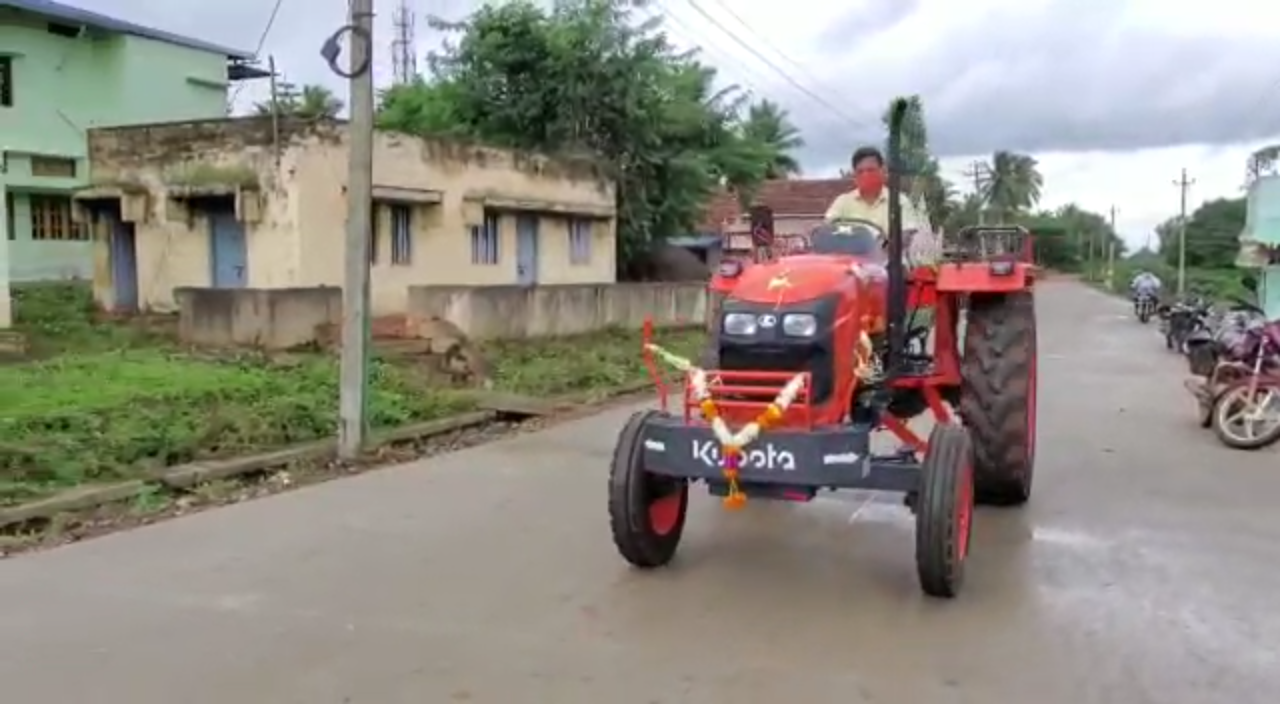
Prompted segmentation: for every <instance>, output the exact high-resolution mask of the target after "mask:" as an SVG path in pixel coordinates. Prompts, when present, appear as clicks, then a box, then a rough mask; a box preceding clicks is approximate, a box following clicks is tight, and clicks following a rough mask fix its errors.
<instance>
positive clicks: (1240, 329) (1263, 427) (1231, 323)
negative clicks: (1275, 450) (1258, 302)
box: [1188, 301, 1280, 450]
mask: <svg viewBox="0 0 1280 704" xmlns="http://www.w3.org/2000/svg"><path fill="white" fill-rule="evenodd" d="M1234 309H1235V310H1234V313H1235V314H1236V315H1235V317H1234V318H1230V319H1228V321H1227V322H1226V324H1225V326H1224V329H1223V331H1222V332H1221V333H1220V334H1219V336H1218V338H1217V340H1216V342H1217V346H1218V361H1217V363H1216V364H1215V366H1214V368H1213V371H1212V372H1211V373H1210V374H1209V375H1208V377H1207V378H1205V379H1204V380H1203V381H1199V380H1194V381H1192V382H1189V383H1188V388H1189V389H1190V390H1191V391H1192V393H1193V394H1195V396H1196V399H1197V403H1198V405H1199V407H1200V421H1201V425H1202V426H1204V427H1212V428H1213V430H1214V434H1215V435H1216V436H1217V437H1218V440H1219V441H1221V442H1222V443H1223V444H1224V445H1226V446H1228V447H1232V448H1236V449H1240V450H1256V449H1259V448H1263V447H1266V446H1268V445H1271V444H1273V443H1275V442H1276V441H1278V440H1280V321H1272V322H1268V321H1266V319H1265V317H1264V316H1263V314H1262V311H1261V310H1260V309H1258V308H1257V307H1256V306H1254V305H1253V304H1251V303H1247V302H1244V301H1236V306H1234Z"/></svg>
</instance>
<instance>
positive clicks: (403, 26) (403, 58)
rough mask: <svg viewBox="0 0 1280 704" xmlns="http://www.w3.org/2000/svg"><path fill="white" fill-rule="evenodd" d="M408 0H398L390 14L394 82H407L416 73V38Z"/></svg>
mask: <svg viewBox="0 0 1280 704" xmlns="http://www.w3.org/2000/svg"><path fill="white" fill-rule="evenodd" d="M409 2H410V0H400V3H399V4H398V5H397V6H396V10H395V14H394V15H392V23H393V24H394V25H395V39H394V40H392V42H391V56H392V60H393V61H394V62H395V65H394V71H395V81H396V83H408V82H409V81H412V80H413V79H414V78H415V77H416V76H417V75H418V57H417V47H416V41H417V40H416V38H415V37H414V17H413V10H412V9H411V8H410V7H409Z"/></svg>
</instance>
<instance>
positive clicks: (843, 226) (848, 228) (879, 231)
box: [830, 218, 885, 241]
mask: <svg viewBox="0 0 1280 704" xmlns="http://www.w3.org/2000/svg"><path fill="white" fill-rule="evenodd" d="M830 227H831V231H832V232H833V233H835V234H837V235H851V234H853V232H854V230H856V229H858V228H862V229H864V230H870V231H871V234H873V235H875V236H876V237H877V238H878V239H880V240H881V241H884V240H885V231H884V228H882V227H880V226H879V225H877V224H875V223H874V222H871V221H870V220H863V219H862V218H841V219H839V220H832V221H831V223H830Z"/></svg>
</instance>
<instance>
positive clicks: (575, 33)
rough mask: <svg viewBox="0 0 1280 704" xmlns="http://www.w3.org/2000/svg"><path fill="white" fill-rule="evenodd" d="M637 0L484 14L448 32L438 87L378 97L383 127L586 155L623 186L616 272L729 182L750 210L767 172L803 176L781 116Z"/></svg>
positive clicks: (681, 226) (584, 1) (425, 83)
mask: <svg viewBox="0 0 1280 704" xmlns="http://www.w3.org/2000/svg"><path fill="white" fill-rule="evenodd" d="M632 5H633V3H632V2H630V0H563V1H561V2H557V3H555V4H554V5H553V6H552V7H551V8H550V9H546V8H543V7H540V6H539V5H537V4H535V3H533V2H528V1H527V0H520V1H516V2H507V3H502V4H492V5H485V6H483V7H481V8H480V9H479V10H477V11H475V12H474V13H473V14H471V15H470V16H469V17H467V18H466V19H465V20H464V21H462V22H457V23H444V22H440V21H436V22H434V23H433V24H434V26H435V27H436V28H438V29H441V30H443V31H445V32H446V33H447V34H448V35H450V38H449V40H448V41H447V42H446V44H445V46H444V49H443V50H442V51H441V52H440V53H438V54H435V55H433V56H431V57H430V61H429V65H430V72H429V75H428V77H426V78H424V79H422V80H418V81H415V82H412V83H409V84H406V85H401V86H395V87H393V88H390V89H388V90H386V91H384V92H383V93H382V95H381V100H380V106H379V112H378V124H379V126H380V127H382V128H383V129H389V130H397V131H401V132H406V133H410V134H419V135H441V134H443V135H461V136H465V137H468V138H472V139H476V140H479V141H483V142H486V143H491V144H495V145H498V146H505V147H509V148H515V149H522V150H536V151H541V152H546V153H552V154H561V155H564V154H580V155H581V154H590V155H593V156H594V157H596V158H597V159H598V161H599V162H600V166H601V168H602V169H604V171H605V173H607V174H608V175H609V176H611V177H612V178H613V179H614V180H615V181H616V182H617V184H618V234H619V257H618V260H619V264H620V268H621V269H622V271H621V272H620V273H622V274H623V275H628V274H631V275H635V274H636V273H637V271H636V270H635V266H634V265H635V263H636V262H637V261H639V260H640V259H641V258H642V257H641V256H640V255H642V254H645V253H646V252H647V251H648V250H649V249H650V246H651V244H652V243H653V242H655V241H658V240H662V239H664V238H666V237H670V236H674V235H682V234H687V233H688V232H690V231H691V230H692V229H693V228H694V227H695V225H696V224H697V223H698V221H699V220H700V219H701V215H702V211H703V207H704V204H705V203H706V201H707V200H708V198H709V197H710V195H711V194H712V193H713V192H714V191H715V190H716V189H718V188H720V187H721V186H727V187H729V188H731V189H733V190H734V191H735V192H736V193H737V195H738V197H739V200H741V201H743V202H744V203H749V202H751V200H752V198H753V197H754V194H755V192H756V191H757V189H758V186H759V184H760V183H761V182H762V181H763V180H764V179H765V178H766V177H768V176H770V175H776V174H785V173H794V171H795V170H796V167H797V164H796V163H795V161H794V159H793V158H792V157H791V156H790V150H792V149H794V148H795V147H797V146H799V145H800V140H799V134H798V132H797V131H796V130H795V128H794V127H793V126H791V125H790V124H789V123H788V122H787V120H786V119H785V113H783V112H782V110H781V109H779V108H777V106H774V105H770V104H759V105H756V106H751V105H749V104H748V101H747V99H746V97H745V96H744V94H743V93H741V92H740V91H739V90H738V89H737V88H736V87H732V86H730V87H727V88H721V87H718V86H717V81H716V73H715V70H714V69H712V68H710V67H708V66H707V65H705V64H703V63H701V62H700V61H699V59H698V56H697V54H696V53H692V54H691V53H687V52H685V53H681V52H677V51H676V50H675V49H674V48H673V46H672V45H671V44H670V43H669V42H668V41H667V39H666V37H665V35H664V34H663V33H662V32H661V31H660V21H659V20H657V19H651V20H649V21H646V22H637V21H634V18H633V17H632V16H631V12H632V10H631V8H632Z"/></svg>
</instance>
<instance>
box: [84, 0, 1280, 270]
mask: <svg viewBox="0 0 1280 704" xmlns="http://www.w3.org/2000/svg"><path fill="white" fill-rule="evenodd" d="M72 1H73V2H80V3H81V4H83V5H85V6H88V5H92V7H93V9H94V10H95V11H97V12H103V13H106V14H109V15H115V16H118V17H121V18H123V19H128V20H131V21H134V22H139V23H142V24H149V25H153V26H157V27H160V28H163V29H167V30H170V31H174V32H179V33H184V34H190V35H192V36H195V37H199V38H201V39H204V40H206V41H212V42H217V43H220V44H226V45H229V46H233V47H242V48H245V49H247V50H253V49H254V48H255V47H256V44H257V42H258V39H259V36H260V35H261V34H262V31H263V28H264V26H265V23H266V21H267V18H268V16H269V15H270V12H271V3H270V2H262V1H261V0H220V2H218V3H212V4H210V3H205V4H199V3H197V4H188V5H183V4H164V3H160V4H157V3H153V2H144V1H143V0H93V1H92V2H89V0H72ZM697 2H698V5H699V6H700V7H702V8H703V9H705V10H706V11H707V13H708V14H710V15H711V16H712V18H713V20H714V21H708V20H707V19H706V18H704V17H702V16H701V15H700V14H699V13H697V12H696V11H695V10H693V9H692V6H691V5H689V4H688V0H662V1H661V2H654V3H652V4H651V7H650V8H649V9H648V10H645V11H642V12H661V13H663V14H665V15H667V16H668V17H669V22H668V24H667V27H668V30H669V32H670V33H671V34H672V36H673V37H674V38H675V40H676V41H677V42H678V43H681V44H683V45H684V46H686V47H697V48H701V49H702V50H703V55H704V58H705V59H706V60H707V61H709V62H711V63H713V64H715V65H716V66H717V67H718V68H720V69H721V70H722V74H723V76H724V78H725V80H726V81H731V82H735V83H738V84H740V85H742V86H744V87H747V88H749V89H750V90H751V91H752V92H753V93H755V94H757V95H758V96H760V97H768V98H771V99H773V100H775V101H778V102H781V103H782V104H784V105H785V106H787V107H788V108H789V109H790V110H791V113H792V115H793V117H794V118H795V119H796V121H797V123H798V124H799V126H800V127H801V128H802V129H803V132H804V136H805V138H806V140H807V142H808V145H807V147H806V148H805V150H804V151H803V153H802V154H801V158H802V162H803V163H804V165H805V166H806V171H807V172H809V173H811V174H814V175H826V174H834V173H835V171H836V169H838V168H839V166H841V165H843V163H844V161H845V159H846V158H847V155H848V154H849V153H851V151H852V150H853V149H854V148H855V147H856V146H857V145H858V144H860V143H866V142H878V141H880V140H882V139H883V134H882V133H883V130H882V128H881V127H880V124H879V116H880V113H881V112H882V111H883V109H884V106H885V105H886V104H887V102H888V100H889V98H890V97H892V96H894V95H899V94H907V93H920V94H921V95H922V96H923V98H924V102H925V109H926V113H927V118H928V123H929V129H930V134H931V138H932V142H933V146H934V148H935V151H937V152H939V153H940V154H941V155H942V156H944V157H947V158H945V159H944V167H946V168H947V169H950V170H951V171H954V172H958V171H959V169H961V168H963V166H964V164H965V163H966V162H967V161H968V160H969V159H970V158H972V157H968V156H966V155H983V156H985V155H989V154H990V153H991V152H992V151H995V150H997V149H1012V150H1017V151H1024V152H1030V153H1035V154H1036V156H1037V157H1038V158H1040V160H1041V167H1042V171H1043V172H1044V174H1045V177H1046V188H1045V204H1046V205H1049V206H1052V205H1059V204H1062V203H1065V202H1070V201H1075V202H1079V203H1080V204H1081V205H1084V206H1085V207H1089V208H1091V209H1094V210H1097V211H1099V212H1103V211H1105V210H1106V209H1107V208H1109V207H1110V206H1111V205H1113V204H1114V205H1116V206H1117V208H1118V211H1119V212H1118V223H1117V224H1118V225H1119V227H1120V230H1121V231H1122V233H1123V234H1124V235H1125V236H1126V239H1128V241H1129V242H1130V243H1131V244H1132V245H1135V246H1140V245H1141V244H1142V243H1143V242H1144V241H1145V238H1146V236H1147V234H1148V233H1149V232H1150V231H1151V229H1152V228H1153V227H1154V226H1155V224H1156V223H1158V222H1159V221H1161V220H1163V219H1164V218H1166V217H1168V216H1170V215H1173V214H1174V213H1175V212H1176V210H1177V207H1178V199H1177V195H1178V194H1177V190H1176V189H1175V188H1174V187H1173V186H1172V183H1171V182H1172V180H1173V179H1174V178H1176V177H1177V175H1178V170H1179V169H1180V168H1181V167H1183V166H1187V167H1188V168H1190V169H1191V171H1192V175H1193V176H1195V177H1196V178H1197V185H1196V187H1195V188H1194V189H1193V190H1192V207H1194V205H1196V204H1198V203H1199V202H1200V200H1202V199H1204V198H1211V197H1218V196H1227V195H1237V194H1239V183H1240V181H1241V179H1242V175H1243V166H1244V159H1245V156H1246V155H1247V153H1248V151H1249V146H1242V145H1241V144H1242V143H1244V142H1249V141H1251V140H1258V139H1263V138H1265V137H1268V136H1271V135H1277V134H1280V72H1278V71H1276V69H1275V68H1274V67H1275V66H1278V65H1280V22H1276V21H1273V20H1276V19H1280V12H1272V11H1266V10H1262V9H1260V5H1259V3H1258V2H1257V1H1256V0H1214V3H1213V5H1212V8H1211V9H1210V8H1208V7H1207V6H1205V5H1204V4H1203V3H1186V4H1178V3H1169V2H1167V1H1166V0H1126V2H1112V3H1105V2H1087V1H1086V2H1081V1H1079V0H968V2H964V3H958V2H955V1H954V0H861V1H860V2H858V3H856V4H853V5H848V4H844V5H842V4H840V3H836V4H834V5H833V4H832V3H830V2H829V1H827V0H788V2H785V3H745V2H742V3H739V2H733V0H697ZM730 3H731V5H730ZM479 4H480V2H479V0H432V2H430V3H427V2H425V1H424V0H415V1H413V2H411V5H413V6H415V7H416V12H417V14H418V15H419V21H418V23H417V40H418V42H417V43H418V54H419V56H421V55H422V54H425V52H426V51H427V49H428V48H430V47H432V46H435V45H437V44H438V43H439V41H440V39H441V37H440V35H439V34H438V33H436V32H434V31H433V30H430V29H429V28H428V27H427V26H426V22H425V20H424V19H423V17H424V16H425V14H426V13H427V12H428V11H430V12H432V13H434V14H439V15H443V16H446V17H460V16H462V15H465V14H466V13H467V12H469V11H470V10H472V9H474V8H475V7H477V6H478V5H479ZM726 6H729V7H732V10H733V11H732V13H730V12H728V11H726V9H725V7H726ZM393 7H394V3H393V2H391V1H390V0H388V1H386V2H382V3H381V5H380V7H379V14H378V17H377V19H376V21H375V42H376V47H375V49H376V51H375V59H374V67H375V79H376V80H377V81H378V83H379V84H380V85H385V84H386V83H387V82H389V80H390V78H391V59H390V43H391V39H392V26H391V24H392V23H391V14H392V8H393ZM833 12H834V13H835V16H834V17H833ZM345 13H346V5H345V3H341V2H336V1H335V2H323V3H319V4H316V3H304V2H299V1H298V0H284V2H283V5H282V6H281V11H280V14H279V17H278V18H277V20H276V22H275V25H274V27H273V28H272V31H271V32H270V34H269V35H268V37H267V39H266V41H265V43H264V46H263V53H264V55H265V54H272V55H274V56H275V57H276V60H277V64H278V66H279V68H280V70H281V71H282V72H283V73H284V74H285V76H286V77H287V78H288V80H290V81H292V82H294V83H321V84H324V85H326V86H328V87H330V88H332V89H334V91H335V93H336V94H337V95H339V96H345V95H346V90H345V85H344V82H343V81H342V80H341V79H339V78H338V77H337V76H335V75H333V74H332V73H331V72H330V71H329V69H328V68H327V67H326V66H325V65H324V63H323V61H322V60H321V59H320V57H319V53H318V52H319V47H320V44H321V42H322V41H323V40H324V38H325V37H326V36H327V35H328V34H329V33H331V32H332V31H333V30H334V29H336V28H337V27H338V26H339V25H341V24H342V23H343V22H344V21H345ZM733 15H737V16H739V17H741V18H742V19H743V20H745V24H743V23H740V22H738V21H737V20H736V19H735V17H734V16H733ZM731 34H732V35H733V36H730V35H731ZM734 37H736V39H735V38H734ZM740 42H743V43H749V44H750V45H751V46H752V47H753V48H754V49H755V52H758V53H760V54H762V55H764V56H765V57H766V58H767V59H768V60H769V61H768V64H767V63H765V62H763V61H761V60H760V59H759V58H758V57H757V56H755V52H751V51H748V50H746V49H744V48H743V47H742V46H740ZM769 64H772V66H770V65H769ZM783 74H785V76H786V77H785V78H784V75H783ZM796 84H798V85H799V86H801V87H800V88H798V87H797V85H796ZM266 92H267V84H266V82H265V81H263V82H257V83H253V84H250V85H248V86H247V87H246V88H244V89H243V91H242V92H241V93H240V96H239V103H240V104H241V105H242V106H245V105H247V104H248V103H249V102H250V101H252V100H261V99H263V98H265V97H266ZM806 92H807V93H814V94H816V95H817V96H818V99H814V98H813V97H811V96H809V95H807V94H806ZM832 106H834V108H835V109H832ZM1070 152H1077V153H1074V154H1072V153H1070Z"/></svg>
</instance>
